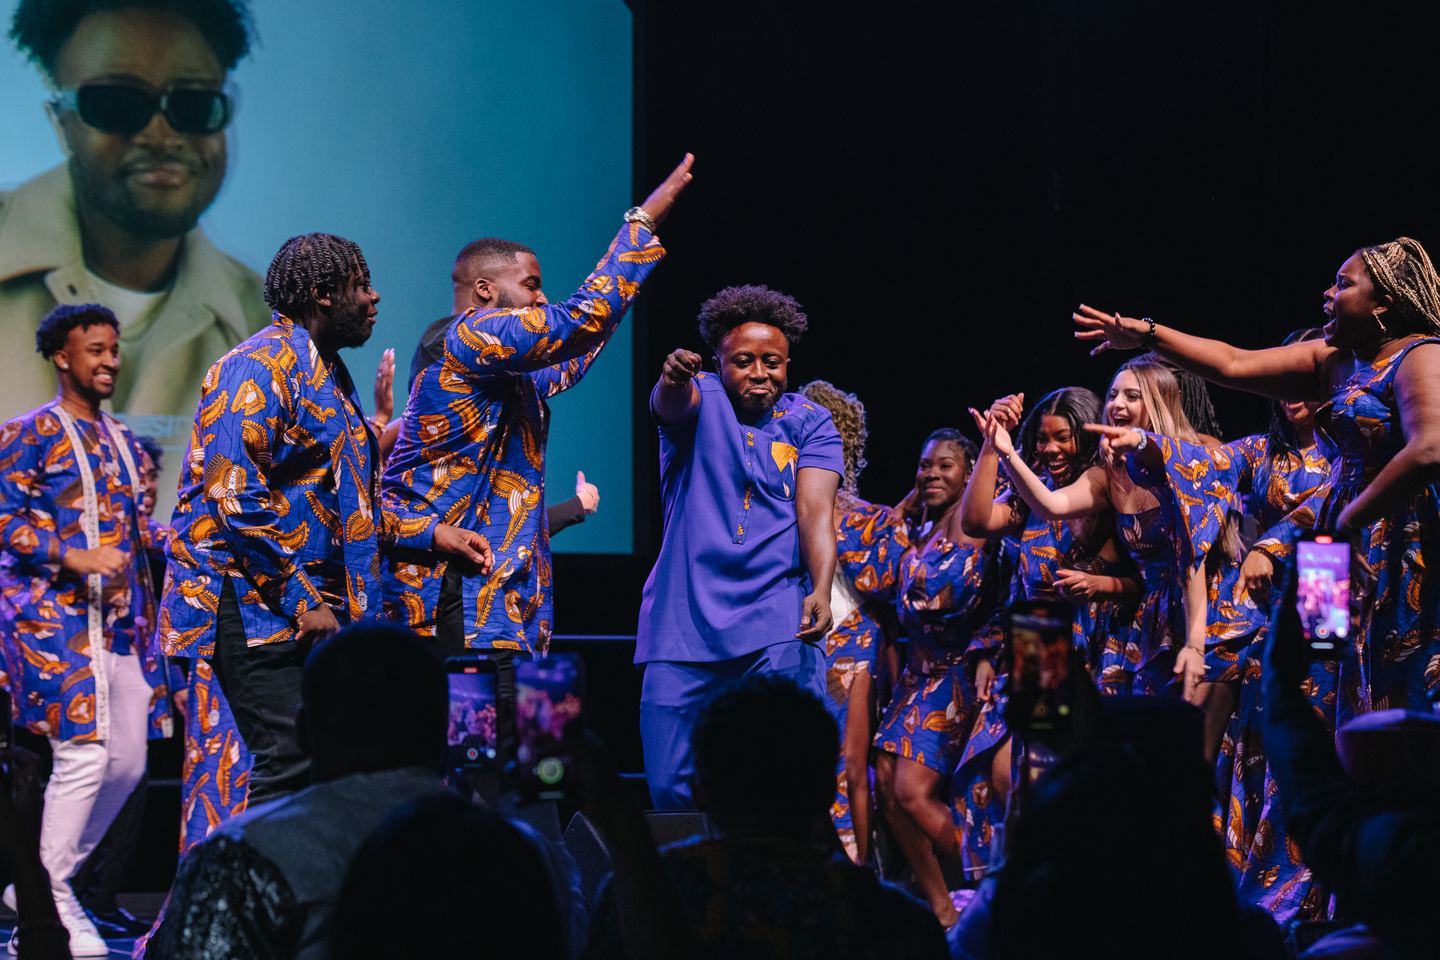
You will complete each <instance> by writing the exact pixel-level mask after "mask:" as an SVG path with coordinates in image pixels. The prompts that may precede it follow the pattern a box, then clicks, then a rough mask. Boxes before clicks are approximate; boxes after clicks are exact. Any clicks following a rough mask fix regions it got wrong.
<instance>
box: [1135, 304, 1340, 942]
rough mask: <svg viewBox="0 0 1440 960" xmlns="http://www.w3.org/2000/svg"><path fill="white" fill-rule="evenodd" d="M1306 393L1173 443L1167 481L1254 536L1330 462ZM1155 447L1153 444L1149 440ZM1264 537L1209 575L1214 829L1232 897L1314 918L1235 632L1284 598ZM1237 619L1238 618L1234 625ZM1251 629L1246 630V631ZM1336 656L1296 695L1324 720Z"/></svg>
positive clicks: (1247, 638)
mask: <svg viewBox="0 0 1440 960" xmlns="http://www.w3.org/2000/svg"><path fill="white" fill-rule="evenodd" d="M1319 336H1320V331H1319V330H1316V329H1308V330H1297V331H1295V333H1293V334H1291V335H1290V336H1289V337H1287V338H1286V340H1285V343H1286V344H1290V343H1299V342H1303V341H1306V340H1314V339H1317V338H1318V337H1319ZM1319 407H1320V404H1319V403H1317V402H1314V401H1297V402H1292V403H1280V402H1279V401H1273V403H1272V410H1271V414H1270V429H1269V432H1268V433H1265V434H1256V435H1254V436H1249V437H1242V438H1241V439H1239V440H1235V441H1233V442H1231V443H1227V444H1222V445H1219V446H1215V447H1211V448H1208V449H1206V448H1196V447H1194V446H1192V445H1189V444H1183V443H1173V444H1166V445H1163V446H1168V447H1169V451H1168V454H1169V459H1167V460H1166V462H1165V463H1164V465H1163V469H1164V472H1165V481H1164V482H1166V483H1168V484H1169V485H1170V486H1171V487H1172V488H1173V489H1174V490H1176V491H1179V492H1180V493H1181V494H1185V493H1190V494H1192V495H1193V496H1195V497H1198V498H1199V499H1201V500H1202V501H1205V502H1206V503H1207V506H1214V507H1218V508H1219V509H1223V510H1227V511H1233V510H1236V509H1238V508H1239V506H1240V505H1241V502H1242V498H1243V503H1244V508H1245V512H1246V513H1247V514H1248V515H1249V516H1251V517H1252V518H1254V520H1255V524H1256V529H1257V531H1258V533H1259V534H1260V536H1261V537H1264V536H1265V534H1266V533H1267V532H1268V531H1269V530H1270V529H1271V528H1273V527H1275V526H1276V525H1277V524H1278V523H1280V521H1281V520H1283V519H1284V518H1285V517H1286V516H1287V515H1289V514H1291V513H1292V511H1294V510H1295V509H1296V508H1297V507H1299V506H1300V505H1301V504H1302V503H1304V501H1305V500H1306V499H1307V498H1309V497H1310V496H1311V495H1312V494H1313V493H1314V492H1315V491H1316V490H1317V489H1319V488H1320V486H1321V485H1322V484H1324V483H1325V482H1326V481H1328V480H1329V477H1330V465H1329V460H1328V459H1327V454H1326V450H1327V449H1328V447H1329V442H1328V440H1327V439H1326V438H1325V437H1324V434H1323V433H1321V432H1319V431H1317V430H1316V429H1315V413H1316V411H1317V410H1318V409H1319ZM1160 446H1162V445H1157V449H1158V448H1159V447H1160ZM1266 543H1267V541H1264V540H1262V541H1261V542H1260V544H1258V545H1257V548H1256V550H1254V551H1253V552H1252V553H1251V554H1250V556H1248V557H1247V558H1246V560H1245V564H1244V566H1243V567H1239V568H1235V567H1226V568H1224V569H1223V570H1222V571H1221V572H1220V575H1218V576H1212V577H1210V578H1209V584H1210V592H1209V595H1210V614H1209V616H1208V621H1209V624H1208V628H1209V633H1210V637H1211V640H1212V645H1211V647H1210V648H1209V649H1208V650H1207V655H1206V667H1207V684H1208V685H1210V691H1209V692H1211V693H1212V695H1213V696H1214V703H1213V704H1212V703H1210V702H1207V703H1206V706H1207V707H1210V706H1219V707H1220V708H1221V709H1219V710H1215V711H1214V712H1215V713H1216V714H1217V715H1223V717H1228V722H1227V724H1226V726H1225V727H1224V728H1220V729H1213V730H1211V731H1209V732H1210V734H1211V737H1210V739H1209V740H1207V749H1208V750H1211V751H1213V752H1214V753H1215V754H1217V755H1218V764H1217V769H1216V787H1217V795H1218V796H1219V797H1220V798H1221V805H1220V806H1219V807H1218V808H1217V823H1216V826H1217V828H1218V829H1219V831H1220V834H1221V836H1222V837H1223V838H1224V839H1225V847H1226V854H1227V857H1228V859H1229V862H1230V867H1231V870H1232V872H1233V874H1234V879H1235V882H1236V884H1237V885H1238V886H1239V888H1240V890H1241V893H1242V895H1244V896H1246V897H1248V898H1249V899H1250V900H1252V901H1253V902H1255V903H1257V904H1259V905H1260V906H1263V907H1265V908H1266V909H1268V910H1270V911H1271V912H1272V913H1273V914H1274V915H1275V918H1276V920H1277V921H1278V922H1280V923H1281V924H1288V923H1289V922H1290V921H1291V920H1295V919H1319V918H1320V917H1321V916H1322V915H1323V913H1324V911H1325V900H1326V898H1325V896H1324V892H1323V890H1322V889H1321V888H1320V887H1319V885H1318V884H1316V883H1314V881H1313V879H1312V876H1311V873H1310V870H1309V869H1308V868H1307V867H1305V866H1304V864H1302V863H1301V862H1300V858H1299V852H1298V851H1297V850H1295V849H1294V847H1293V845H1291V844H1289V843H1287V842H1286V835H1285V826H1284V818H1283V817H1282V816H1280V810H1279V805H1278V797H1277V796H1276V788H1275V784H1274V781H1273V780H1272V779H1271V777H1270V771H1269V766H1268V764H1267V763H1266V760H1265V742H1264V737H1263V736H1262V733H1261V721H1262V715H1261V712H1260V685H1261V684H1260V680H1261V671H1260V650H1261V649H1263V647H1264V638H1265V632H1266V631H1265V627H1264V625H1263V623H1262V624H1261V626H1260V627H1259V628H1258V630H1257V631H1256V632H1254V633H1250V634H1242V633H1240V632H1239V631H1240V630H1243V629H1244V626H1243V623H1244V621H1246V620H1247V619H1248V615H1246V614H1240V615H1237V611H1244V610H1246V609H1255V610H1257V611H1258V613H1259V614H1260V616H1261V617H1262V618H1263V617H1265V616H1268V614H1269V611H1270V609H1271V607H1272V606H1273V604H1274V603H1275V602H1277V601H1279V600H1280V599H1281V597H1283V596H1284V587H1285V584H1284V583H1283V581H1281V582H1274V583H1272V572H1273V566H1272V559H1271V557H1270V555H1269V554H1268V553H1267V552H1266V547H1265V544H1266ZM1237 624H1240V626H1238V627H1237ZM1252 638H1253V639H1252ZM1337 679H1338V665H1337V664H1336V663H1335V662H1334V661H1319V662H1317V663H1315V664H1313V665H1312V667H1311V672H1310V677H1309V679H1308V681H1307V686H1306V694H1307V696H1308V697H1309V699H1310V702H1311V705H1312V706H1313V707H1314V708H1315V711H1316V713H1318V714H1319V715H1320V716H1322V717H1324V718H1325V720H1326V722H1327V723H1328V724H1329V725H1330V726H1331V727H1332V729H1333V727H1334V722H1335V692H1336V684H1337Z"/></svg>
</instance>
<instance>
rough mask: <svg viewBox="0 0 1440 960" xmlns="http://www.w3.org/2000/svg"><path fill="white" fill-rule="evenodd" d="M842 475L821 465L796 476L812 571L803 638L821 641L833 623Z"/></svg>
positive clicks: (804, 547)
mask: <svg viewBox="0 0 1440 960" xmlns="http://www.w3.org/2000/svg"><path fill="white" fill-rule="evenodd" d="M839 488H840V475H839V474H838V473H836V472H835V471H833V470H826V469H824V468H822V467H801V468H800V469H799V470H798V471H797V472H796V475H795V517H796V520H797V521H798V522H799V526H800V560H801V562H802V563H804V564H805V569H806V570H807V571H808V572H809V574H810V595H809V596H808V597H806V598H805V602H804V605H803V606H802V607H801V613H800V632H799V633H797V634H795V636H797V637H799V638H800V639H801V640H810V641H819V640H820V638H821V637H823V636H825V634H827V633H829V632H830V628H831V627H832V626H833V625H834V624H833V623H832V618H831V614H830V584H831V581H832V580H833V579H834V577H835V525H834V524H835V520H834V517H835V491H836V490H838V489H839Z"/></svg>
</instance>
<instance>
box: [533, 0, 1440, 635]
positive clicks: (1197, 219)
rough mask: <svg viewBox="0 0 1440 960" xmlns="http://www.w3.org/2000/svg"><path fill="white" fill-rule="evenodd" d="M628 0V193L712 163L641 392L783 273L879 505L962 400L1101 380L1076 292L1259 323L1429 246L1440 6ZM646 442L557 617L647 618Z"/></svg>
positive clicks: (1232, 413) (1433, 224)
mask: <svg viewBox="0 0 1440 960" xmlns="http://www.w3.org/2000/svg"><path fill="white" fill-rule="evenodd" d="M632 6H633V9H634V10H635V14H636V16H635V27H636V42H635V52H636V57H637V84H636V93H637V101H636V110H635V117H636V123H637V127H638V144H637V151H636V158H637V168H638V169H637V192H636V196H637V199H638V198H639V197H643V193H644V190H646V189H648V188H649V186H650V185H652V183H653V182H654V181H657V180H658V179H659V178H660V177H661V176H663V175H664V173H665V172H666V171H668V170H669V169H670V168H671V167H672V166H673V165H674V163H675V162H676V161H677V160H678V159H679V157H680V155H681V154H682V153H683V152H684V151H686V150H691V151H693V152H694V153H695V154H696V156H697V161H696V166H695V182H694V184H693V186H691V187H690V188H689V190H688V191H687V192H686V194H685V196H684V197H683V199H682V200H681V202H680V204H679V205H678V206H677V209H676V212H675V214H674V216H673V218H672V219H671V220H670V221H669V222H667V223H666V224H665V228H664V230H663V235H664V240H665V245H666V247H667V248H668V249H669V251H670V257H669V258H668V259H667V260H666V261H665V263H664V264H663V265H662V266H661V267H660V268H659V269H658V270H657V271H656V273H655V275H654V278H653V279H652V280H651V281H650V283H649V284H647V290H646V292H645V293H644V294H643V295H642V300H643V301H644V303H643V308H644V313H645V318H644V319H645V323H644V328H645V338H644V344H645V349H646V350H647V352H646V353H645V354H644V355H643V356H637V363H636V376H637V379H638V380H639V384H637V405H638V404H640V403H641V402H643V401H642V397H643V394H644V393H645V392H646V391H647V390H648V387H649V385H650V384H651V383H653V381H654V378H655V376H656V375H657V374H658V371H659V369H660V364H661V362H662V360H663V358H664V356H665V354H667V353H668V352H669V351H671V350H673V349H675V348H676V347H679V346H684V347H687V348H689V349H694V350H701V351H702V352H703V353H705V354H707V355H708V351H705V350H703V349H702V344H701V341H700V338H699V336H698V334H697V333H696V330H695V323H694V317H695V313H696V310H697V308H698V307H699V305H700V303H701V302H702V301H703V300H704V299H705V298H706V297H707V296H709V295H710V294H712V293H713V292H714V291H715V290H717V289H719V288H720V287H723V286H725V285H727V284H733V283H766V284H769V285H771V286H773V287H777V288H779V289H781V290H784V291H785V292H787V293H790V294H792V295H794V296H795V297H797V298H798V299H799V300H800V301H801V302H802V303H803V304H804V305H805V307H806V308H807V312H808V313H809V315H810V323H811V328H810V332H809V333H808V334H807V335H806V337H805V339H804V340H803V341H802V343H801V344H800V346H799V348H798V349H797V350H796V351H795V353H794V360H793V361H792V363H791V383H792V385H798V384H801V383H804V382H805V381H807V380H809V379H812V378H814V377H823V378H825V379H828V380H831V381H833V382H834V383H836V384H837V385H838V386H840V387H842V388H844V389H846V390H851V391H855V392H856V393H858V394H859V395H860V397H861V398H862V399H863V400H864V401H865V404H866V406H867V410H868V413H869V423H870V447H869V460H870V466H869V468H868V469H867V470H866V472H865V474H864V476H863V477H862V479H861V492H862V493H863V494H864V495H865V496H866V497H868V498H870V499H873V500H877V501H882V502H885V503H893V502H895V501H896V500H897V499H899V498H900V497H901V496H902V495H903V494H904V493H905V492H906V490H907V489H908V487H909V485H910V482H911V479H912V476H913V469H914V462H915V458H916V454H917V452H918V448H919V446H920V443H921V441H922V440H923V439H924V437H925V436H926V435H927V434H928V433H929V432H930V431H931V430H933V429H935V428H936V427H940V426H958V427H960V428H962V429H966V430H967V432H970V433H972V434H973V432H974V431H973V427H972V425H971V423H970V422H969V418H968V414H966V412H965V408H966V407H967V406H971V405H974V406H981V405H984V404H988V403H989V402H990V401H991V400H992V399H994V398H995V397H997V396H1000V395H1002V394H1004V393H1009V392H1012V391H1017V390H1023V391H1025V393H1026V397H1027V399H1028V400H1035V399H1038V398H1039V396H1040V395H1041V394H1043V393H1044V392H1046V391H1048V390H1051V389H1054V388H1056V387H1059V386H1063V385H1067V384H1081V385H1085V386H1089V387H1091V388H1092V389H1094V390H1096V391H1097V392H1098V391H1103V389H1104V387H1105V386H1106V384H1107V381H1108V377H1109V375H1110V374H1111V372H1112V371H1113V370H1114V368H1115V367H1116V366H1117V362H1118V359H1119V358H1117V357H1116V355H1113V354H1110V355H1105V356H1102V357H1098V358H1093V359H1092V358H1090V357H1088V356H1087V355H1086V350H1084V349H1082V348H1081V347H1080V345H1079V344H1078V343H1076V342H1075V341H1074V340H1072V339H1071V337H1070V331H1071V324H1070V320H1069V313H1070V310H1071V309H1072V308H1073V307H1074V306H1075V304H1077V303H1078V302H1080V301H1082V300H1084V302H1087V303H1090V304H1093V305H1096V306H1099V307H1102V308H1105V309H1118V310H1121V311H1123V312H1125V313H1128V314H1130V315H1133V316H1146V315H1148V316H1152V317H1154V318H1156V319H1157V320H1160V321H1162V322H1167V323H1174V324H1175V325H1176V326H1178V327H1180V328H1181V329H1183V330H1186V331H1189V332H1193V333H1200V334H1210V335H1213V336H1217V337H1221V338H1226V339H1229V340H1231V341H1233V342H1235V343H1237V344H1240V345H1244V346H1256V347H1258V346H1266V345H1270V344H1273V343H1277V342H1279V340H1280V339H1281V338H1282V337H1283V336H1284V334H1285V333H1286V332H1287V331H1289V330H1291V329H1293V328H1295V327H1299V326H1307V325H1314V324H1319V323H1321V322H1322V321H1323V315H1322V314H1321V312H1320V306H1321V294H1322V292H1323V291H1324V289H1325V288H1326V286H1328V284H1329V282H1330V278H1332V277H1333V275H1334V273H1335V270H1336V269H1337V268H1338V267H1339V265H1340V263H1341V262H1342V261H1343V260H1344V259H1345V257H1346V256H1347V255H1349V254H1350V253H1351V252H1352V251H1353V250H1354V249H1355V248H1356V247H1357V246H1360V245H1364V244H1369V243H1375V242H1378V241H1381V240H1388V239H1391V238H1393V237H1395V236H1396V235H1398V234H1408V235H1410V236H1414V237H1417V238H1419V239H1420V240H1421V241H1422V242H1426V243H1428V244H1429V245H1430V248H1431V249H1432V250H1433V251H1437V252H1440V218H1437V215H1440V187H1437V182H1436V173H1435V171H1436V166H1435V150H1434V141H1435V140H1436V139H1437V138H1436V135H1435V133H1434V129H1435V125H1434V119H1433V118H1434V115H1435V111H1436V107H1437V105H1440V100H1437V93H1440V89H1437V88H1440V83H1437V73H1436V67H1435V64H1436V62H1437V58H1436V56H1435V55H1434V48H1433V39H1434V37H1435V36H1436V32H1435V26H1436V23H1435V20H1436V16H1435V13H1434V12H1433V11H1432V8H1433V6H1434V5H1433V4H1422V3H1411V4H1404V3H1395V2H1372V3H1365V4H1353V3H1352V4H1340V3H1337V2H1333V0H1320V2H1304V3H1301V2H1292V3H1285V2H1275V0H1251V2H1239V0H1219V2H1207V3H1196V4H1169V3H1167V4H1154V3H1144V2H1119V0H1020V2H1014V3H1007V4H954V3H947V4H939V3H934V4H932V3H911V4H875V3H857V2H834V3H830V4H824V5H820V4H815V3H798V2H789V0H781V2H777V0H765V2H750V0H725V2H714V0H690V2H687V3H683V4H679V3H663V2H653V0H633V3H632ZM638 330H639V327H637V331H638ZM707 367H709V363H708V361H707ZM1212 395H1213V397H1214V400H1215V405H1216V408H1217V410H1218V413H1219V417H1220V422H1221V425H1222V427H1223V428H1224V432H1225V435H1226V437H1227V438H1228V437H1235V436H1241V435H1244V434H1245V433H1249V432H1254V431H1258V430H1261V429H1263V427H1264V423H1265V416H1266V412H1265V408H1264V405H1263V403H1261V402H1260V401H1258V400H1256V399H1254V398H1251V397H1248V396H1245V395H1241V394H1236V393H1231V392H1229V391H1225V390H1222V389H1218V388H1215V389H1213V390H1212ZM637 415H638V412H637ZM637 423H639V424H642V425H643V423H644V421H643V420H637ZM637 436H638V437H642V438H645V437H648V439H649V443H650V451H649V454H648V456H647V459H646V462H645V464H643V465H642V466H644V467H645V468H646V471H647V472H646V476H647V477H648V479H649V483H648V487H649V490H650V491H652V492H651V493H650V494H649V495H648V497H647V499H648V502H649V504H650V529H649V531H648V539H649V543H650V550H649V551H648V553H647V552H646V551H645V550H644V543H645V538H644V537H643V536H642V537H641V538H640V539H638V540H637V544H636V546H637V554H636V556H635V557H634V558H633V559H627V558H613V557H612V558H603V559H602V558H595V559H591V558H587V557H576V556H572V557H557V558H556V603H557V612H556V627H557V629H558V630H559V631H561V632H580V631H591V630H593V631H595V632H630V631H632V630H633V629H634V623H635V614H636V611H637V609H638V605H639V587H640V584H641V583H642V582H643V578H644V574H645V572H646V571H647V570H648V567H649V563H650V562H651V559H652V558H653V555H654V549H655V546H656V545H657V544H658V542H659V541H658V538H659V535H660V521H659V504H658V501H657V500H656V499H655V496H654V494H653V491H654V489H655V482H654V474H655V471H656V466H655V458H654V453H655V439H654V435H653V431H647V430H645V429H644V428H643V426H642V427H641V428H640V429H639V430H637ZM637 479H639V478H637ZM617 560H619V561H620V562H618V563H617Z"/></svg>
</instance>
